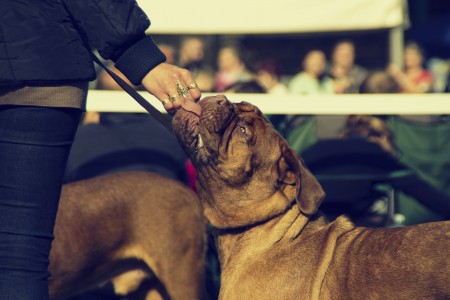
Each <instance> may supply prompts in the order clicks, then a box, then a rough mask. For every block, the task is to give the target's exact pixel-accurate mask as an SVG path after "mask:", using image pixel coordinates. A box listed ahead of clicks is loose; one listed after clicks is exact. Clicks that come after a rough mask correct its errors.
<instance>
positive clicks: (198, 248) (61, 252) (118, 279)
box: [49, 172, 206, 300]
mask: <svg viewBox="0 0 450 300" xmlns="http://www.w3.org/2000/svg"><path fill="white" fill-rule="evenodd" d="M205 247H206V246H205V226H204V221H203V217H202V214H201V210H200V208H199V205H198V200H197V197H196V195H195V193H193V192H192V191H190V190H189V189H188V188H187V187H186V186H184V185H183V184H181V183H179V182H177V181H174V180H172V179H169V178H166V177H163V176H160V175H157V174H152V173H145V172H130V173H116V174H112V175H106V176H102V177H97V178H94V179H88V180H84V181H79V182H75V183H71V184H68V185H65V186H64V187H63V191H62V195H61V201H60V207H59V210H58V215H57V219H56V226H55V240H54V242H53V247H52V250H51V255H50V271H51V274H52V276H51V278H50V283H49V290H50V296H51V299H67V298H69V297H71V296H73V295H76V294H78V293H80V292H82V291H85V290H88V289H90V288H93V287H97V286H99V285H101V284H103V283H105V282H108V281H111V280H112V281H113V284H114V289H115V291H116V293H117V294H121V295H126V294H128V295H129V296H128V298H127V299H147V300H149V299H173V300H176V299H179V300H185V299H193V300H197V299H201V298H202V297H203V291H204V285H203V280H204V278H203V274H204V259H205ZM143 282H145V284H144V283H143Z"/></svg>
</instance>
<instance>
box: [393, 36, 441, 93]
mask: <svg viewBox="0 0 450 300" xmlns="http://www.w3.org/2000/svg"><path fill="white" fill-rule="evenodd" d="M424 63H425V57H424V52H423V50H422V49H421V47H420V46H419V45H418V44H417V43H413V42H410V43H408V44H407V45H406V46H405V51H404V69H403V70H401V69H400V68H399V67H398V66H396V65H394V64H391V65H389V66H388V68H387V71H388V72H389V74H391V75H392V76H393V77H394V79H395V80H396V81H397V83H398V84H399V85H400V88H401V91H402V93H428V92H431V91H432V86H433V76H432V75H431V73H430V72H428V71H427V70H426V69H425V68H424Z"/></svg>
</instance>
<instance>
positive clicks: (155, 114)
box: [92, 54, 174, 134]
mask: <svg viewBox="0 0 450 300" xmlns="http://www.w3.org/2000/svg"><path fill="white" fill-rule="evenodd" d="M92 58H93V59H94V61H95V62H96V63H97V64H98V65H99V66H100V67H102V68H103V69H104V70H105V71H106V72H107V73H108V74H109V75H110V76H111V77H112V78H113V79H114V81H115V82H116V83H117V84H118V85H119V86H120V87H121V88H122V89H123V90H124V91H125V92H127V93H128V95H130V96H131V97H133V98H134V100H136V101H137V102H138V103H139V104H140V105H141V106H142V107H143V108H144V109H145V110H146V111H147V112H148V113H149V114H150V115H152V116H153V117H154V118H155V119H156V120H157V121H158V122H159V123H161V125H163V126H164V127H165V128H166V129H167V130H168V131H169V132H170V133H171V134H174V133H173V129H172V122H171V121H170V119H169V118H167V117H166V116H165V115H164V114H163V113H161V112H160V111H159V110H157V109H156V108H155V107H154V106H153V105H151V104H150V103H149V102H148V101H147V100H145V98H144V97H142V96H141V95H140V94H139V93H138V92H137V91H136V90H135V89H134V88H133V87H132V86H131V85H129V84H128V83H126V82H125V80H123V79H122V78H120V77H119V76H117V74H115V73H114V72H113V71H111V70H110V69H108V68H107V67H106V66H105V65H104V64H103V63H102V62H101V60H100V59H99V58H98V57H97V56H96V55H95V54H92Z"/></svg>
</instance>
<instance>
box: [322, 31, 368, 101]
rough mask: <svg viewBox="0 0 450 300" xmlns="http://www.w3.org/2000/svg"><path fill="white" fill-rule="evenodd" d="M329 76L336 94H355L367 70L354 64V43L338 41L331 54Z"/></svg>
mask: <svg viewBox="0 0 450 300" xmlns="http://www.w3.org/2000/svg"><path fill="white" fill-rule="evenodd" d="M329 73H330V76H331V77H332V78H333V86H334V92H335V93H336V94H356V93H358V92H359V87H360V86H361V84H362V82H363V81H364V79H365V78H366V76H367V70H366V69H365V68H363V67H361V66H358V65H356V64H355V45H354V43H352V42H351V41H347V40H345V41H340V42H338V43H337V44H336V45H335V47H334V49H333V53H332V56H331V66H330V72H329Z"/></svg>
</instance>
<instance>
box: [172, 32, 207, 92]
mask: <svg viewBox="0 0 450 300" xmlns="http://www.w3.org/2000/svg"><path fill="white" fill-rule="evenodd" d="M179 52H180V53H179V63H178V64H179V66H181V67H182V68H185V69H187V70H189V71H191V73H192V75H193V76H194V79H195V81H196V82H197V84H198V86H199V87H200V89H201V90H202V91H204V92H210V91H212V90H213V87H214V71H213V69H212V67H211V66H209V65H208V64H207V63H206V62H205V42H204V41H203V40H202V39H201V38H199V37H185V38H183V39H182V40H181V44H180V51H179Z"/></svg>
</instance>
